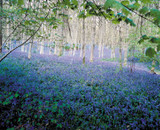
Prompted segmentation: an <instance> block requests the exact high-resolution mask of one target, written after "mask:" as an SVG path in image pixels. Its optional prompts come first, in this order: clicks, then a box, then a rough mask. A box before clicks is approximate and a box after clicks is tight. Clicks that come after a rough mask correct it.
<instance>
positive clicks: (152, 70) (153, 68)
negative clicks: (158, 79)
mask: <svg viewBox="0 0 160 130" xmlns="http://www.w3.org/2000/svg"><path fill="white" fill-rule="evenodd" d="M155 65H156V63H155V60H153V61H152V68H151V73H153V74H155V71H154V70H155Z"/></svg>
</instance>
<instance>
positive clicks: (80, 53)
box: [80, 41, 83, 57]
mask: <svg viewBox="0 0 160 130" xmlns="http://www.w3.org/2000/svg"><path fill="white" fill-rule="evenodd" d="M82 47H83V43H82V41H81V51H80V57H82V53H83V49H82Z"/></svg>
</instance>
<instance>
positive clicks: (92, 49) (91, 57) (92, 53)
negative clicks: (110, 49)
mask: <svg viewBox="0 0 160 130" xmlns="http://www.w3.org/2000/svg"><path fill="white" fill-rule="evenodd" d="M94 48H95V44H94V43H92V45H91V56H90V62H93V57H94Z"/></svg>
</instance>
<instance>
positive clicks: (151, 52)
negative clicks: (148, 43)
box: [145, 47, 157, 58]
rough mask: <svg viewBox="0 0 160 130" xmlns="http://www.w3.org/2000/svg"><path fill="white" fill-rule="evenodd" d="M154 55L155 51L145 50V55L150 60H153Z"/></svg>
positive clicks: (151, 49)
mask: <svg viewBox="0 0 160 130" xmlns="http://www.w3.org/2000/svg"><path fill="white" fill-rule="evenodd" d="M155 54H157V53H156V51H155V50H154V49H153V48H151V47H149V48H147V49H146V51H145V55H146V56H148V57H150V58H153V57H154V55H155Z"/></svg>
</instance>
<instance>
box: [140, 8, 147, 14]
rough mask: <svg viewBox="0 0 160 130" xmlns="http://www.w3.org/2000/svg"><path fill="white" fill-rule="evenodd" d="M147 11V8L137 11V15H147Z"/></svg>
mask: <svg viewBox="0 0 160 130" xmlns="http://www.w3.org/2000/svg"><path fill="white" fill-rule="evenodd" d="M148 11H149V9H148V8H147V7H143V8H142V9H140V10H139V13H141V14H146V13H148Z"/></svg>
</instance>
